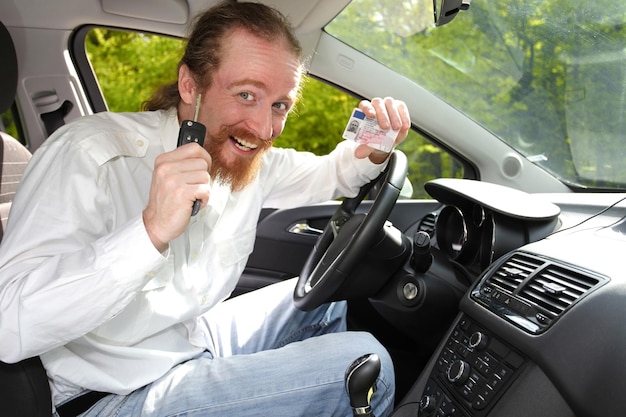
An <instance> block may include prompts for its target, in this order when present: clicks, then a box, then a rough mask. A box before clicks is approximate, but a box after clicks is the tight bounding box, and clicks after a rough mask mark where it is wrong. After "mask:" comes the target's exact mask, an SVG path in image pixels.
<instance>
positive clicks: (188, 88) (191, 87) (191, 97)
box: [178, 64, 196, 104]
mask: <svg viewBox="0 0 626 417" xmlns="http://www.w3.org/2000/svg"><path fill="white" fill-rule="evenodd" d="M178 92H179V93H180V98H181V100H182V101H183V102H184V103H185V104H193V103H194V101H195V97H196V94H195V93H196V82H195V80H194V78H193V75H192V74H191V71H190V70H189V67H188V66H187V65H185V64H183V65H181V66H180V68H179V69H178Z"/></svg>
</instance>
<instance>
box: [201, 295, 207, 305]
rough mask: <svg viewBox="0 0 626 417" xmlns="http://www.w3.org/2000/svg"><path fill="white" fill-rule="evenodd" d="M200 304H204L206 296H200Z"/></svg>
mask: <svg viewBox="0 0 626 417" xmlns="http://www.w3.org/2000/svg"><path fill="white" fill-rule="evenodd" d="M200 303H201V304H206V295H203V296H202V298H201V299H200Z"/></svg>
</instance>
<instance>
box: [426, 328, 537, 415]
mask: <svg viewBox="0 0 626 417" xmlns="http://www.w3.org/2000/svg"><path fill="white" fill-rule="evenodd" d="M525 362H526V359H525V358H524V356H523V355H522V354H520V353H519V352H517V351H514V350H513V349H512V348H511V347H510V346H508V345H507V344H505V343H504V342H503V341H502V340H500V339H498V338H497V337H495V336H494V335H493V334H490V333H489V332H488V331H487V330H486V329H484V328H482V327H481V326H479V325H478V324H477V323H476V322H473V321H472V320H471V319H470V318H469V317H467V316H462V317H461V318H460V319H459V322H458V324H457V325H456V326H455V327H454V328H453V330H452V332H451V334H450V337H449V338H448V340H447V341H446V343H445V344H444V347H443V349H442V350H441V352H440V354H439V357H438V358H437V362H436V366H435V368H434V370H433V373H432V374H431V382H429V384H427V389H426V390H424V393H423V396H422V402H423V403H424V404H422V402H421V403H420V410H422V408H421V407H422V405H424V407H426V406H428V404H429V402H430V401H431V398H425V397H424V396H427V395H428V396H433V397H434V398H436V399H437V401H438V402H437V410H436V411H431V412H428V413H427V412H425V411H424V412H420V413H419V414H418V415H419V416H427V417H430V416H448V415H453V416H456V415H462V416H465V415H466V414H465V413H466V412H467V411H469V410H473V414H475V415H478V416H484V415H487V414H488V412H489V410H490V408H491V407H492V406H493V404H495V402H496V399H497V398H498V397H499V396H500V395H502V393H503V392H504V391H505V390H506V389H507V387H508V386H509V385H510V384H511V383H512V382H513V380H514V379H515V377H516V376H517V375H518V374H519V373H520V372H521V369H522V368H523V366H524V364H525ZM433 384H434V385H435V386H436V388H434V387H433V386H431V385H433ZM438 391H441V392H442V395H443V396H441V397H440V396H439V394H438ZM445 396H447V397H448V400H449V402H448V403H446V402H445V401H444V400H442V398H444V397H445ZM444 404H446V407H450V406H451V407H452V408H453V409H454V410H455V411H454V413H453V414H450V412H449V411H448V410H445V411H444V410H443V408H444ZM427 408H428V409H430V406H428V407H427ZM461 410H464V411H461Z"/></svg>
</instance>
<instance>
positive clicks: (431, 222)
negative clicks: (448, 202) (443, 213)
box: [417, 213, 437, 238]
mask: <svg viewBox="0 0 626 417" xmlns="http://www.w3.org/2000/svg"><path fill="white" fill-rule="evenodd" d="M436 222H437V216H436V215H435V213H428V214H427V215H426V216H424V217H423V218H422V220H420V222H419V225H418V226H417V231H418V232H426V233H428V236H430V237H431V238H432V237H433V236H434V235H435V223H436Z"/></svg>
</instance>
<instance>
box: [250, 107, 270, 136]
mask: <svg viewBox="0 0 626 417" xmlns="http://www.w3.org/2000/svg"><path fill="white" fill-rule="evenodd" d="M273 123H274V120H273V114H272V110H271V109H270V110H269V111H267V110H265V109H259V110H257V111H255V112H254V114H253V115H252V117H251V118H250V119H249V120H248V127H249V128H250V129H251V130H252V131H253V132H254V133H255V134H256V136H257V137H258V138H259V139H261V140H270V139H273V135H274V127H273Z"/></svg>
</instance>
